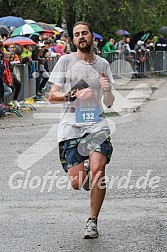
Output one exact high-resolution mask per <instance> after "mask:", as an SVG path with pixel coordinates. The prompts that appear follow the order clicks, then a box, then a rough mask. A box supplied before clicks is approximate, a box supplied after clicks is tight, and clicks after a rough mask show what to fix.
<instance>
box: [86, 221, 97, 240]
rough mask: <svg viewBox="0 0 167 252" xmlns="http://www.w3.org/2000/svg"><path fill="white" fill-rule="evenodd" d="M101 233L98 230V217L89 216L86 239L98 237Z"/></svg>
mask: <svg viewBox="0 0 167 252" xmlns="http://www.w3.org/2000/svg"><path fill="white" fill-rule="evenodd" d="M98 236H99V233H98V230H97V219H91V218H89V219H88V221H87V224H86V229H85V233H84V239H94V238H98Z"/></svg>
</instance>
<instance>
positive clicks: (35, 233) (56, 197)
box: [0, 80, 167, 252]
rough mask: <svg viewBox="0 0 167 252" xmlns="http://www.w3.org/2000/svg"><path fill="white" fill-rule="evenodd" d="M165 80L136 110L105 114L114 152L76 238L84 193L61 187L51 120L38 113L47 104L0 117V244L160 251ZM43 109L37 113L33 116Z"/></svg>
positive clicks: (165, 224) (20, 249)
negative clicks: (99, 204) (101, 192)
mask: <svg viewBox="0 0 167 252" xmlns="http://www.w3.org/2000/svg"><path fill="white" fill-rule="evenodd" d="M166 84H167V83H166V80H164V83H163V84H162V85H161V87H160V88H159V89H158V90H156V91H155V92H154V93H153V94H152V95H151V96H150V98H149V100H148V101H147V102H146V103H144V104H143V105H142V106H141V107H140V109H139V110H138V111H137V112H135V113H131V114H130V115H128V116H126V117H122V116H117V117H113V118H112V120H113V125H115V126H116V130H115V132H114V133H113V135H112V141H113V145H114V153H113V157H112V161H111V162H110V164H109V165H108V166H107V178H108V190H107V195H106V199H105V202H104V205H103V208H102V211H101V214H100V216H99V222H98V224H99V232H100V237H99V239H96V240H84V239H82V236H83V231H84V228H85V222H86V220H87V218H88V215H89V192H85V191H84V190H80V191H74V190H72V189H70V188H69V187H68V181H67V180H66V176H64V175H65V174H64V173H63V171H62V169H61V166H60V164H59V160H58V155H57V145H56V133H55V132H56V128H57V124H56V123H57V122H58V120H57V119H54V120H53V119H49V118H46V117H47V116H46V115H49V112H53V110H54V109H53V108H49V109H48V108H44V107H43V108H38V109H37V111H36V112H35V113H33V112H24V116H23V118H16V116H10V117H9V118H8V119H4V120H3V119H2V120H0V130H1V176H0V189H1V194H0V199H1V201H0V202H1V203H0V213H1V214H0V217H1V219H0V227H1V228H0V251H2V252H10V251H12V252H25V251H28V252H31V251H35V252H41V251H45V252H63V251H64V252H65V251H66V252H67V251H68V252H73V251H76V252H79V251H81V252H84V251H86V252H95V251H98V252H100V251H107V252H111V251H112V252H165V251H167V231H166V230H167V198H166V197H167V189H166V184H167V169H166V166H167V159H166V154H167V153H166V152H167V151H166V147H167V131H166V124H167V109H166V108H167V93H166ZM43 112H44V113H46V112H47V113H46V114H45V119H44V118H43V119H39V118H37V117H39V116H40V114H42V113H43ZM34 117H36V118H34ZM41 117H44V115H43V116H41ZM48 117H49V116H48ZM110 120H111V119H110ZM53 124H55V125H56V126H53ZM50 135H52V138H53V141H52V139H51V138H50ZM34 150H35V155H34ZM43 155H45V156H44V157H43V158H42V156H43ZM38 159H39V160H38ZM37 160H38V162H36V161H37ZM54 172H55V173H56V174H54ZM47 175H48V176H50V179H49V178H48V180H47V181H46V177H47ZM55 176H57V177H55ZM54 179H55V180H54ZM60 179H62V180H60ZM45 182H46V183H45ZM52 183H53V185H52ZM63 186H65V188H63ZM60 188H61V189H60Z"/></svg>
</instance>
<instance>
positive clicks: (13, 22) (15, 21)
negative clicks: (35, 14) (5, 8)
mask: <svg viewBox="0 0 167 252" xmlns="http://www.w3.org/2000/svg"><path fill="white" fill-rule="evenodd" d="M0 24H3V25H6V26H7V27H11V26H14V27H18V26H20V25H23V24H25V21H24V19H22V18H20V17H14V16H6V17H2V18H0Z"/></svg>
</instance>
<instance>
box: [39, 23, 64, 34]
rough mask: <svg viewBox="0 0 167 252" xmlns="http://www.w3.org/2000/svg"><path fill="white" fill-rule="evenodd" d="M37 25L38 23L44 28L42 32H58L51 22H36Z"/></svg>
mask: <svg viewBox="0 0 167 252" xmlns="http://www.w3.org/2000/svg"><path fill="white" fill-rule="evenodd" d="M37 25H39V26H40V27H42V28H43V29H44V32H48V31H53V32H54V34H55V35H56V34H59V33H60V32H59V31H57V30H56V28H55V27H54V26H53V25H51V24H47V23H43V22H37Z"/></svg>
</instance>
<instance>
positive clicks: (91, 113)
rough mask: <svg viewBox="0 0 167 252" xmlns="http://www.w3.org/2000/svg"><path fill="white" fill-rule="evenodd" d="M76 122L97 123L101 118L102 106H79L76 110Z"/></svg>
mask: <svg viewBox="0 0 167 252" xmlns="http://www.w3.org/2000/svg"><path fill="white" fill-rule="evenodd" d="M75 113H76V123H95V122H98V121H100V120H101V117H100V108H99V107H93V108H82V107H78V108H76V110H75Z"/></svg>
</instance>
